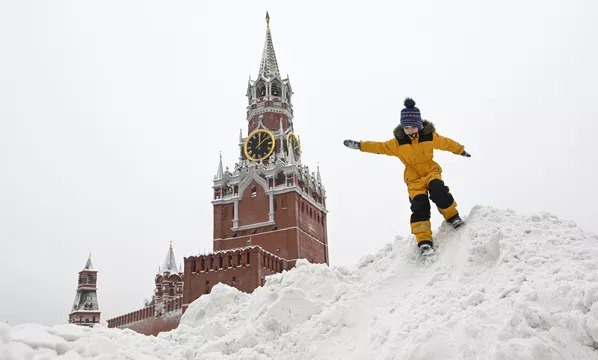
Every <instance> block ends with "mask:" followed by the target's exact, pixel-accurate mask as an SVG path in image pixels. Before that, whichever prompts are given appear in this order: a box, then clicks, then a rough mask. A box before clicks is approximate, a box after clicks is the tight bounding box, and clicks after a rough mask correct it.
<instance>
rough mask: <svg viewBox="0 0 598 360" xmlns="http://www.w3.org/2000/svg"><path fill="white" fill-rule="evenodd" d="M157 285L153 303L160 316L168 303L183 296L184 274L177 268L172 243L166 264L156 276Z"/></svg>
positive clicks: (157, 314)
mask: <svg viewBox="0 0 598 360" xmlns="http://www.w3.org/2000/svg"><path fill="white" fill-rule="evenodd" d="M155 284H156V288H155V289H154V299H153V303H154V305H155V312H156V314H155V315H156V316H160V315H162V314H163V313H164V312H165V310H166V309H164V304H165V303H166V302H168V301H169V300H172V299H175V298H177V297H181V296H183V273H182V272H181V271H180V269H179V268H177V265H176V258H175V256H174V250H173V249H172V241H171V242H170V247H169V248H168V252H167V253H166V259H164V264H163V265H162V267H161V268H160V269H159V270H158V274H156V279H155Z"/></svg>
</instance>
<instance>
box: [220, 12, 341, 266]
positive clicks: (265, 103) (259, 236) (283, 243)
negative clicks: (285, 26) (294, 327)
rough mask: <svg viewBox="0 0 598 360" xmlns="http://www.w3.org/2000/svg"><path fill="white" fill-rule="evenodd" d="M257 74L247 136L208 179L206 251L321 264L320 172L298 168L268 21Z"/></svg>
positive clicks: (324, 247) (285, 88)
mask: <svg viewBox="0 0 598 360" xmlns="http://www.w3.org/2000/svg"><path fill="white" fill-rule="evenodd" d="M266 24H267V28H266V40H265V44H264V49H263V52H262V59H261V62H260V67H259V72H258V74H257V78H256V79H255V80H251V78H250V79H249V83H248V86H247V94H246V95H247V101H248V104H247V132H246V134H247V135H246V136H244V134H243V130H241V132H240V134H239V142H238V144H237V146H238V147H239V161H238V162H237V163H236V164H235V165H234V167H233V171H232V172H231V171H229V169H228V167H227V168H226V170H223V167H222V157H220V162H219V164H218V170H217V172H216V176H215V177H214V183H213V188H214V199H213V201H212V204H213V205H214V246H213V247H214V251H222V250H227V249H234V248H241V247H245V246H248V245H257V246H259V247H261V248H263V249H264V250H266V251H267V252H270V253H272V254H274V255H276V256H278V257H280V258H282V259H285V260H287V261H288V262H290V265H291V266H292V265H293V264H294V262H295V260H296V259H298V258H305V259H307V260H309V261H310V262H313V263H329V259H328V238H327V231H326V215H327V211H326V191H325V189H324V186H323V184H322V179H321V176H320V169H319V167H318V169H317V171H316V172H310V170H309V167H308V166H307V165H305V164H303V163H302V161H301V155H302V152H303V148H302V147H301V142H300V138H299V135H298V134H297V133H296V131H295V127H294V118H293V104H292V101H291V99H292V95H293V90H292V87H291V83H290V81H289V79H288V76H287V77H286V78H284V79H283V78H282V77H281V76H280V70H279V68H278V62H277V60H276V54H275V52H274V45H273V42H272V34H271V31H270V17H269V15H268V13H266Z"/></svg>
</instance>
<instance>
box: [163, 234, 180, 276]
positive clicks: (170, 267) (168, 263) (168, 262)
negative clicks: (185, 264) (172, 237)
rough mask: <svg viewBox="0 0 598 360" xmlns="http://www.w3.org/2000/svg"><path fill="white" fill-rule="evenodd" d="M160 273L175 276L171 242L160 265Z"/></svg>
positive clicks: (174, 259)
mask: <svg viewBox="0 0 598 360" xmlns="http://www.w3.org/2000/svg"><path fill="white" fill-rule="evenodd" d="M162 272H169V273H171V274H176V273H177V272H178V268H177V266H176V258H175V257H174V251H173V250H172V241H171V242H170V247H169V248H168V253H167V254H166V259H164V264H162Z"/></svg>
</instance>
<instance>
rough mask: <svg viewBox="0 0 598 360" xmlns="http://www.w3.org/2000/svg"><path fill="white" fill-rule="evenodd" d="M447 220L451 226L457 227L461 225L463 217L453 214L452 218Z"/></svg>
mask: <svg viewBox="0 0 598 360" xmlns="http://www.w3.org/2000/svg"><path fill="white" fill-rule="evenodd" d="M447 222H448V223H449V224H451V226H452V227H453V229H458V228H460V227H461V225H463V224H464V223H465V222H464V221H463V219H461V217H460V216H459V214H457V215H455V216H453V217H452V218H450V219H448V220H447Z"/></svg>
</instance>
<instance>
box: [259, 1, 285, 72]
mask: <svg viewBox="0 0 598 360" xmlns="http://www.w3.org/2000/svg"><path fill="white" fill-rule="evenodd" d="M266 26H267V28H266V42H265V43H264V51H263V52H262V61H261V63H260V71H259V75H262V76H264V77H265V78H268V79H272V78H274V77H280V71H279V70H278V62H277V61H276V53H275V52H274V44H272V34H271V33H270V15H269V14H268V12H266Z"/></svg>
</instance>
